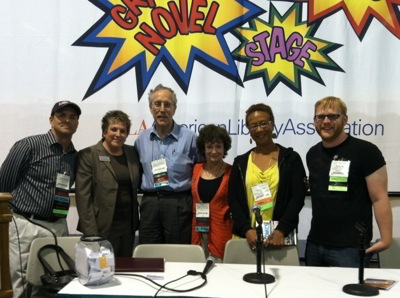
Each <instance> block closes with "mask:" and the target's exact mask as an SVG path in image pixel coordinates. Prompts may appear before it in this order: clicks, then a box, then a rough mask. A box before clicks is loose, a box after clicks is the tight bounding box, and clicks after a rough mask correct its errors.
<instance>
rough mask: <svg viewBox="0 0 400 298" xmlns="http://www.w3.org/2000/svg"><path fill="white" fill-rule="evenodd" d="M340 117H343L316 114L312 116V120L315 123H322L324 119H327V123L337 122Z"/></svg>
mask: <svg viewBox="0 0 400 298" xmlns="http://www.w3.org/2000/svg"><path fill="white" fill-rule="evenodd" d="M341 116H344V114H318V115H314V120H315V121H317V122H322V121H324V120H325V119H326V118H328V120H329V121H335V120H338V119H339V118H340V117H341Z"/></svg>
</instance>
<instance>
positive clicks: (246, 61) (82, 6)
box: [0, 0, 400, 192]
mask: <svg viewBox="0 0 400 298" xmlns="http://www.w3.org/2000/svg"><path fill="white" fill-rule="evenodd" d="M399 7H400V0H380V1H379V0H378V1H373V0H365V1H352V0H325V1H317V0H309V1H306V0H303V1H266V0H258V1H247V0H212V1H209V0H147V1H145V0H90V1H87V0H58V1H54V0H35V1H31V0H19V1H5V0H2V1H1V8H0V11H1V16H2V17H1V18H0V38H1V46H0V66H1V67H0V102H1V111H2V116H1V120H0V121H1V124H2V127H3V136H2V145H1V148H0V163H2V161H3V160H4V158H5V156H6V155H7V153H8V151H9V149H10V147H11V145H12V144H13V143H14V142H15V141H17V140H18V139H21V138H23V137H25V136H28V135H33V134H39V133H44V132H46V131H47V130H48V129H49V127H50V125H49V121H48V117H49V116H50V115H49V114H50V110H51V108H52V106H53V104H54V102H56V101H59V100H65V99H68V100H71V101H74V102H75V103H78V104H79V105H80V107H81V108H82V115H81V119H80V125H79V128H78V131H77V133H76V134H75V135H74V144H75V146H76V147H77V149H82V148H84V147H87V146H90V145H92V144H94V143H96V142H97V141H98V140H99V139H100V138H101V128H100V120H101V118H102V116H103V115H104V114H105V113H106V112H107V111H109V110H111V109H121V110H123V111H125V112H126V113H128V114H129V115H130V117H131V119H132V131H131V133H132V135H131V136H130V137H129V138H128V143H130V144H133V143H134V140H135V138H136V136H137V135H138V134H139V133H140V131H141V130H143V129H145V128H148V127H149V126H151V125H152V117H151V114H150V111H149V108H148V99H147V95H148V92H149V90H150V89H152V88H153V87H155V86H156V85H157V84H159V83H162V84H163V85H166V86H169V87H171V88H173V89H174V90H175V91H176V93H177V96H178V108H177V111H176V114H175V120H176V121H177V122H178V123H180V124H185V125H186V126H187V127H189V128H190V129H192V130H193V131H195V132H196V133H198V131H199V129H201V127H202V126H204V125H205V124H209V123H215V124H218V125H221V126H223V127H225V128H226V129H227V131H228V132H229V133H230V135H231V137H232V140H233V146H232V149H231V150H230V152H229V154H228V157H227V161H228V162H232V161H233V158H234V157H235V156H236V155H238V154H241V153H244V152H245V151H247V150H248V149H250V148H251V145H250V143H249V139H250V137H249V134H248V130H247V129H246V127H245V121H244V115H245V111H246V109H247V108H248V107H249V106H250V105H252V104H254V103H259V102H263V103H266V104H268V105H270V106H271V107H272V109H273V111H274V114H275V119H276V123H275V133H276V134H277V139H276V142H278V143H280V144H282V145H283V146H288V147H293V148H294V149H295V150H296V151H298V152H299V153H300V154H301V156H302V157H303V161H304V158H305V155H306V153H307V151H308V149H309V148H310V147H311V146H312V145H314V144H315V143H317V142H319V140H320V138H319V136H318V134H317V133H316V131H315V128H314V126H313V124H312V118H313V112H314V103H315V101H316V100H318V99H320V98H322V97H325V96H328V95H334V96H338V97H341V98H343V99H344V100H345V101H346V103H347V104H348V113H349V124H348V125H347V127H346V131H347V132H348V133H350V134H351V135H353V136H355V137H359V138H362V139H365V140H368V141H370V142H373V143H375V144H376V145H377V146H378V147H379V148H380V149H381V150H382V152H383V154H384V156H385V159H386V162H387V164H388V172H389V190H390V191H391V192H399V191H400V183H399V181H400V172H399V168H400V130H399V128H398V123H399V122H400V119H399V118H400V96H399V77H400V64H399V58H400V57H399V53H400V41H399V38H400V25H399V22H400V17H399V16H400V13H399Z"/></svg>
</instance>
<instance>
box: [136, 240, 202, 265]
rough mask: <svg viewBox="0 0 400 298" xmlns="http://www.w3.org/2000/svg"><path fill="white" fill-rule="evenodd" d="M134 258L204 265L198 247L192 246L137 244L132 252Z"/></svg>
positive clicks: (200, 248)
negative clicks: (161, 259) (162, 259)
mask: <svg viewBox="0 0 400 298" xmlns="http://www.w3.org/2000/svg"><path fill="white" fill-rule="evenodd" d="M133 257H134V258H164V259H165V261H166V262H191V263H205V261H206V257H205V254H204V250H203V248H202V247H201V246H200V245H194V244H139V245H137V246H136V247H135V249H134V251H133Z"/></svg>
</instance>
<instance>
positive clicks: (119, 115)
mask: <svg viewBox="0 0 400 298" xmlns="http://www.w3.org/2000/svg"><path fill="white" fill-rule="evenodd" d="M114 121H120V122H122V123H123V124H125V126H126V130H127V133H128V134H129V132H130V131H131V120H130V119H129V116H128V115H127V114H125V113H124V112H122V111H119V110H114V111H109V112H107V113H106V114H105V115H104V117H103V119H101V132H102V133H106V132H107V129H108V127H109V126H110V124H112V123H113V122H114Z"/></svg>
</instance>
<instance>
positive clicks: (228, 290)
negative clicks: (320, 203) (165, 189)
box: [57, 262, 400, 298]
mask: <svg viewBox="0 0 400 298" xmlns="http://www.w3.org/2000/svg"><path fill="white" fill-rule="evenodd" d="M203 268H204V264H201V263H172V262H167V263H166V264H165V272H164V273H139V274H140V275H144V276H146V275H156V276H159V277H162V278H163V280H158V281H157V282H159V283H160V284H165V283H166V282H168V281H171V280H174V279H176V278H178V277H180V276H182V275H185V274H186V273H187V271H188V270H196V271H203ZM250 272H256V266H255V265H236V264H216V266H215V267H213V268H212V269H211V271H210V272H209V273H208V274H207V280H208V283H207V284H206V285H205V286H204V287H203V288H200V289H197V290H195V291H192V292H188V293H174V292H166V291H163V292H160V293H159V294H158V295H157V297H158V296H160V297H168V296H169V297H171V296H176V297H221V298H234V297H240V298H242V297H249V298H250V297H251V298H253V297H254V298H255V297H266V295H265V291H264V285H259V284H250V283H247V282H245V281H243V275H244V274H246V273H250ZM265 272H266V273H269V274H272V275H273V276H274V277H275V278H276V281H275V282H274V283H272V284H268V285H267V286H266V288H267V291H268V297H269V298H286V297H301V298H302V297H306V298H314V297H315V298H321V297H323V298H338V297H357V296H352V295H348V294H346V293H344V292H342V288H343V286H344V285H346V284H353V283H358V269H355V268H337V267H334V268H325V267H306V266H266V267H265ZM364 277H365V278H380V279H392V280H397V281H400V270H399V269H378V268H375V269H372V268H371V269H370V268H368V269H365V271H364ZM201 282H202V279H201V277H200V276H190V277H187V278H185V279H183V280H181V281H179V282H177V283H174V284H171V285H170V287H171V288H177V289H188V288H191V287H194V286H197V285H199V284H200V283H201ZM157 289H158V288H157V287H156V286H154V285H153V284H152V283H151V282H148V281H146V280H144V279H141V278H138V277H130V276H120V275H115V276H114V279H113V280H112V281H111V282H109V283H106V284H103V285H100V286H83V285H82V284H80V282H79V281H78V280H77V279H75V280H73V281H72V282H71V283H69V284H68V285H67V286H66V287H65V288H64V289H62V290H61V291H60V292H59V293H58V296H57V297H60V298H76V297H83V298H93V297H101V298H106V297H118V298H123V297H153V296H154V294H155V293H156V291H157ZM377 297H396V298H397V297H400V283H397V284H396V285H394V287H393V288H391V289H390V290H389V291H384V290H380V294H379V295H378V296H377Z"/></svg>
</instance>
